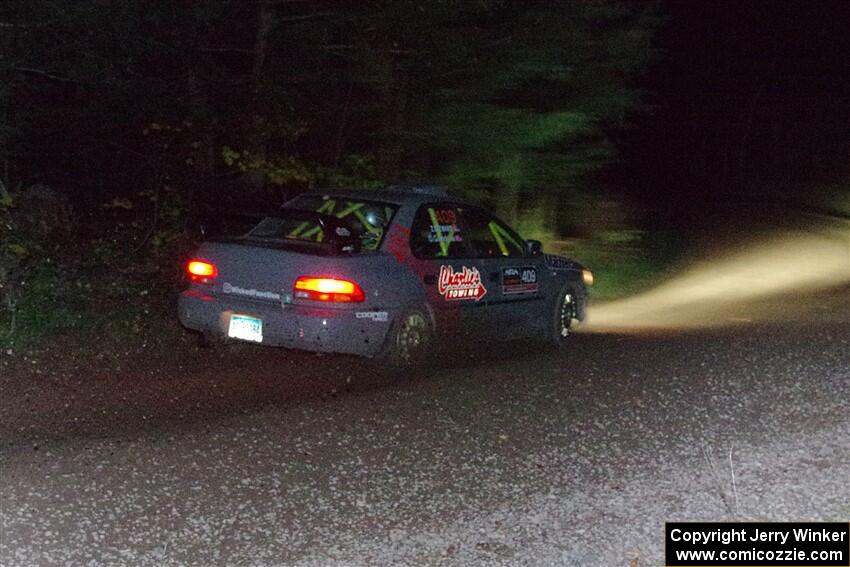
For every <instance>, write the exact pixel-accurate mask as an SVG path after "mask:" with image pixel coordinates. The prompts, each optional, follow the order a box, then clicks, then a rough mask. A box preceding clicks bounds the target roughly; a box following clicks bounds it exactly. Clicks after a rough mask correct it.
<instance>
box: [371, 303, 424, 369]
mask: <svg viewBox="0 0 850 567" xmlns="http://www.w3.org/2000/svg"><path fill="white" fill-rule="evenodd" d="M433 335H434V334H433V329H432V328H431V319H430V318H429V317H428V314H427V313H426V312H425V311H422V310H420V309H409V310H407V311H405V312H404V313H402V314H401V315H400V316H399V317H398V318H396V319H395V320H394V321H393V323H392V326H391V327H390V330H389V332H388V333H387V338H386V340H385V341H384V347H383V349H382V350H381V354H380V355H379V356H378V359H379V360H380V362H382V363H383V364H386V365H387V366H389V367H390V368H393V369H401V368H414V367H417V366H420V365H422V364H424V363H427V362H428V359H429V357H430V354H431V348H432V342H433Z"/></svg>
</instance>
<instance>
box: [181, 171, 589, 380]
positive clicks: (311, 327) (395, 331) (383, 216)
mask: <svg viewBox="0 0 850 567" xmlns="http://www.w3.org/2000/svg"><path fill="white" fill-rule="evenodd" d="M541 248H542V247H541V244H540V242H539V241H535V240H528V241H526V240H523V239H522V238H521V237H520V236H519V235H518V234H517V233H516V232H515V231H514V230H512V229H511V228H510V227H509V226H507V225H506V224H505V223H503V222H502V221H500V220H499V219H498V218H496V217H494V216H493V215H491V214H489V213H488V212H486V211H485V210H483V209H482V208H480V207H477V206H475V205H473V204H471V203H468V202H466V201H464V200H462V199H458V198H454V197H452V196H450V195H449V193H448V192H447V191H446V190H445V189H444V188H441V187H438V186H428V185H413V186H391V187H388V188H386V189H382V190H376V191H346V190H332V191H326V192H309V193H304V194H301V195H299V196H298V197H296V198H295V199H293V200H292V201H289V202H288V203H286V204H285V205H284V206H283V207H282V208H280V209H279V210H278V211H277V212H276V213H275V214H274V215H272V216H268V217H267V218H265V219H263V220H262V221H261V222H259V224H257V225H256V226H255V227H254V228H253V229H251V230H250V231H249V232H248V233H247V234H245V235H243V236H239V237H236V238H228V239H221V240H216V241H210V242H205V243H203V244H201V246H200V247H199V248H198V250H197V252H196V253H195V254H194V256H193V257H192V258H191V259H190V260H189V261H188V262H187V263H186V276H187V279H188V281H189V286H188V289H186V290H185V291H183V292H182V293H181V294H180V297H179V302H178V311H179V318H180V322H181V323H182V324H183V325H184V326H185V327H187V328H189V329H192V330H195V331H199V332H200V333H202V334H203V335H204V336H205V337H206V338H207V339H208V340H210V341H213V342H216V341H249V342H254V343H259V344H263V345H272V346H283V347H289V348H296V349H303V350H310V351H322V352H336V353H348V354H357V355H363V356H366V357H379V358H381V359H384V360H386V362H388V363H389V364H391V365H394V366H406V365H411V364H416V363H417V362H419V361H421V360H422V359H423V357H425V356H427V355H428V354H429V353H430V352H431V351H432V350H433V348H434V347H436V346H438V345H437V344H435V343H437V342H440V341H450V340H451V341H454V340H455V338H456V337H458V336H461V337H464V338H475V339H483V340H490V339H514V338H540V339H543V340H546V341H548V342H550V343H555V344H560V343H561V342H562V341H564V339H566V337H567V336H568V335H569V332H570V328H571V326H572V325H573V321H574V320H582V319H584V317H585V307H586V303H587V286H588V285H590V284H591V283H592V277H593V276H592V274H591V273H590V271H588V270H586V269H584V268H583V267H582V266H581V265H580V264H578V263H577V262H574V261H572V260H569V259H567V258H562V257H559V256H553V255H548V254H543V252H542V249H541Z"/></svg>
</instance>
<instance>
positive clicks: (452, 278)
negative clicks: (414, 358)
mask: <svg viewBox="0 0 850 567" xmlns="http://www.w3.org/2000/svg"><path fill="white" fill-rule="evenodd" d="M462 214H463V210H462V208H461V207H460V206H459V205H458V204H456V203H451V202H435V203H427V204H424V205H422V206H420V207H419V209H418V210H417V211H416V215H415V217H414V220H413V223H412V225H411V232H410V250H411V252H412V254H413V256H414V257H415V258H416V259H417V260H419V261H420V265H421V266H422V270H421V271H422V273H421V277H422V282H423V285H424V286H425V295H426V297H427V300H428V303H429V304H430V306H431V308H432V310H433V313H434V318H435V321H436V326H437V331H438V332H448V333H464V334H465V333H468V332H475V329H477V328H479V327H480V326H481V324H482V323H483V322H484V317H485V305H486V303H485V299H486V297H487V293H488V292H489V287H488V283H487V282H486V281H485V279H484V276H483V273H482V272H481V263H480V261H479V260H478V259H477V258H476V257H475V254H474V253H473V251H472V248H471V247H470V246H469V244H468V242H467V236H466V229H465V227H464V223H463V219H462Z"/></svg>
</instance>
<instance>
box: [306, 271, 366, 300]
mask: <svg viewBox="0 0 850 567" xmlns="http://www.w3.org/2000/svg"><path fill="white" fill-rule="evenodd" d="M293 295H294V296H295V297H299V298H301V299H312V300H313V301H333V302H337V303H359V302H361V301H363V300H364V299H366V296H365V295H364V294H363V290H362V289H360V286H359V285H357V284H356V283H354V282H352V281H348V280H338V279H335V278H311V277H307V276H301V277H300V278H298V279H297V280H295V289H294V290H293Z"/></svg>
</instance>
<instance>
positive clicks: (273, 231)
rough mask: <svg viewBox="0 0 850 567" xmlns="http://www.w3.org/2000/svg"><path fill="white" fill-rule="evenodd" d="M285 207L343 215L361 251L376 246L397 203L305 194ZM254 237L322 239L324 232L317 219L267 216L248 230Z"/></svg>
mask: <svg viewBox="0 0 850 567" xmlns="http://www.w3.org/2000/svg"><path fill="white" fill-rule="evenodd" d="M285 208H289V209H298V210H301V211H315V212H317V213H321V214H323V215H329V216H334V217H336V218H338V219H342V220H343V221H344V223H345V226H347V227H350V228H351V231H352V233H353V235H354V236H355V237H357V238H358V239H359V240H360V250H361V251H373V250H377V249H378V247H379V246H380V245H381V241H382V240H383V238H384V233H385V232H386V230H387V227H389V224H390V222H391V221H392V218H393V215H395V212H396V207H395V206H393V205H390V204H387V203H378V202H375V201H362V200H359V199H351V198H348V197H323V196H320V195H304V196H301V197H296V198H295V199H294V200H292V201H290V202H289V203H287V204H286V205H285ZM248 236H249V237H254V238H269V239H282V240H290V241H292V240H295V241H302V242H322V241H323V240H324V238H325V233H324V231H323V230H322V228H321V227H320V226H319V224H318V223H317V222H312V221H307V220H303V219H297V218H288V217H286V215H283V216H281V217H268V218H266V219H263V220H262V221H261V222H260V224H258V225H257V226H256V227H255V228H254V229H253V230H252V231H251V232H250V233H249V234H248Z"/></svg>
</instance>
